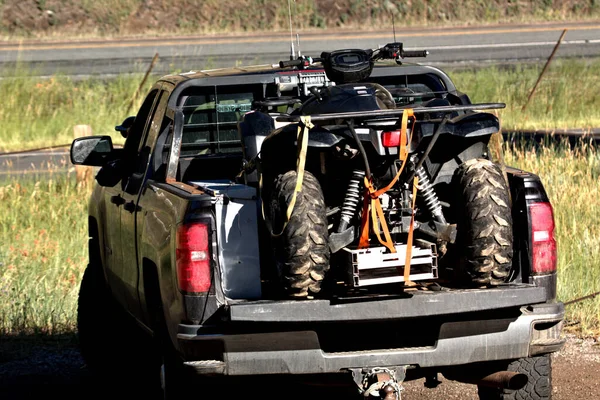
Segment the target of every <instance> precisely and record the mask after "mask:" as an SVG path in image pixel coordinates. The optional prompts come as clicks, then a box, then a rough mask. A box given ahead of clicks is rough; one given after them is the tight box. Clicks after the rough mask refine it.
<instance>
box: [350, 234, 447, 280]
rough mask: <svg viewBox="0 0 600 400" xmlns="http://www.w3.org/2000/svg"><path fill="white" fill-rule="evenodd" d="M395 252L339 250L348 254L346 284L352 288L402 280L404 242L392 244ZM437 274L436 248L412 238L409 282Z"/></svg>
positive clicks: (405, 247)
mask: <svg viewBox="0 0 600 400" xmlns="http://www.w3.org/2000/svg"><path fill="white" fill-rule="evenodd" d="M395 247H396V253H389V252H387V248H386V247H383V246H382V247H370V248H367V249H349V248H347V247H345V248H344V249H343V250H344V251H345V252H346V253H347V254H348V258H349V259H350V263H349V264H351V265H352V270H351V274H349V277H348V278H349V281H350V282H348V283H349V284H351V285H352V286H354V287H362V286H371V285H381V284H386V283H395V282H404V267H405V265H404V262H405V259H406V249H407V247H408V246H407V245H406V244H396V245H395ZM437 277H438V268H437V250H436V246H435V244H433V243H429V242H422V241H415V243H414V246H412V252H411V261H410V275H409V279H410V280H411V281H419V280H426V279H436V278H437Z"/></svg>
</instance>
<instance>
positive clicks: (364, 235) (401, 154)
mask: <svg viewBox="0 0 600 400" xmlns="http://www.w3.org/2000/svg"><path fill="white" fill-rule="evenodd" d="M414 116H415V115H414V112H413V109H412V108H407V109H406V110H404V113H402V122H401V126H400V145H399V147H398V159H399V160H400V161H402V166H401V167H400V169H399V170H398V173H397V174H396V176H395V177H394V179H392V181H391V182H390V183H389V184H388V185H387V186H386V187H384V188H381V189H379V190H376V189H375V187H374V186H373V182H372V181H369V179H368V178H366V177H365V192H366V193H365V198H364V202H363V213H362V222H361V234H360V241H359V243H358V248H359V249H366V248H368V247H369V206H370V207H371V219H372V221H373V230H374V231H375V235H376V236H377V240H379V243H381V244H382V245H384V246H385V247H387V248H388V250H389V251H390V252H391V253H395V252H396V247H395V246H394V242H393V241H392V238H391V236H390V231H389V229H388V226H387V223H386V222H385V217H384V215H383V209H382V208H381V202H380V201H379V196H381V195H382V194H384V193H385V192H387V191H388V190H389V189H390V188H391V187H392V186H394V185H395V184H396V182H397V181H398V178H399V177H400V174H401V173H402V170H404V166H405V165H406V159H407V158H408V145H409V144H410V140H409V138H408V135H407V128H408V118H410V117H413V124H414ZM413 191H414V190H413ZM369 199H370V201H369ZM413 202H414V199H413ZM413 208H414V206H413ZM379 225H381V230H383V235H384V237H385V241H383V240H382V239H381V235H380V234H379ZM411 231H412V224H411ZM409 239H412V235H411V234H410V232H409ZM411 245H412V240H411ZM408 255H409V256H410V254H408ZM408 260H409V261H410V258H409V259H408ZM405 269H406V268H405Z"/></svg>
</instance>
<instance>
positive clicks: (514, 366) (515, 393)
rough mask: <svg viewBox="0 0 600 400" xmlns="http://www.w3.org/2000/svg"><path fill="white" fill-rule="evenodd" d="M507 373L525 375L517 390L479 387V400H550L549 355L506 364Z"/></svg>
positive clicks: (550, 369)
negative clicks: (524, 383)
mask: <svg viewBox="0 0 600 400" xmlns="http://www.w3.org/2000/svg"><path fill="white" fill-rule="evenodd" d="M507 370H508V371H512V372H519V373H522V374H525V375H527V384H526V385H525V386H524V387H523V388H521V389H519V390H509V389H490V388H487V387H482V386H480V387H479V399H480V400H550V399H551V398H552V360H551V358H550V354H545V355H543V356H537V357H528V358H521V359H519V360H516V361H513V362H511V363H510V364H508V368H507Z"/></svg>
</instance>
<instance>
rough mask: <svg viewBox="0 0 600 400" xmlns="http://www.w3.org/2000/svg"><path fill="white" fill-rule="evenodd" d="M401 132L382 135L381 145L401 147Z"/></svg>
mask: <svg viewBox="0 0 600 400" xmlns="http://www.w3.org/2000/svg"><path fill="white" fill-rule="evenodd" d="M400 136H401V135H400V131H388V132H383V133H382V134H381V144H382V145H383V147H398V146H400Z"/></svg>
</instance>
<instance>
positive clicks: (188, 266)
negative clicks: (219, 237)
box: [176, 222, 211, 293]
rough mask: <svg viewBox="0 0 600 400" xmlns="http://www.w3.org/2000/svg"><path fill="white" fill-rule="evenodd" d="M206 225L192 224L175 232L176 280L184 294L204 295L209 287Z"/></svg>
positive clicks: (209, 270)
mask: <svg viewBox="0 0 600 400" xmlns="http://www.w3.org/2000/svg"><path fill="white" fill-rule="evenodd" d="M208 229H209V227H208V224H206V223H203V222H194V223H189V224H185V225H181V226H180V227H179V229H178V230H177V249H176V256H177V280H178V282H179V289H181V291H183V292H186V293H206V292H208V290H209V289H210V285H211V268H210V248H209V240H208V239H209V232H208Z"/></svg>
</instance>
